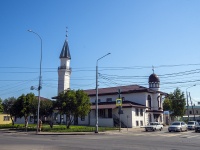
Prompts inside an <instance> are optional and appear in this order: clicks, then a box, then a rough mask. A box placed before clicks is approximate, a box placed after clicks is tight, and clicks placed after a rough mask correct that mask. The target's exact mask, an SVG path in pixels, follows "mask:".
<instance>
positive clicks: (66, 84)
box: [58, 34, 71, 94]
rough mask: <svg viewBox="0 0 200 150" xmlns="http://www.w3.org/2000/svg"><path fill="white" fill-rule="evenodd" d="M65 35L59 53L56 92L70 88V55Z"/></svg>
mask: <svg viewBox="0 0 200 150" xmlns="http://www.w3.org/2000/svg"><path fill="white" fill-rule="evenodd" d="M67 37H68V36H67V34H66V40H65V42H64V45H63V48H62V51H61V53H60V66H59V67H58V94H59V93H60V92H63V91H65V90H67V89H69V88H70V75H71V68H70V60H71V56H70V51H69V46H68V40H67Z"/></svg>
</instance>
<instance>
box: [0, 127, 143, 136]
mask: <svg viewBox="0 0 200 150" xmlns="http://www.w3.org/2000/svg"><path fill="white" fill-rule="evenodd" d="M142 131H144V128H128V129H127V128H121V130H120V131H119V130H110V131H105V132H99V133H94V132H38V135H96V134H126V133H131V132H132V133H134V132H142ZM0 132H3V133H10V134H37V133H36V131H27V132H26V131H18V130H9V129H1V130H0Z"/></svg>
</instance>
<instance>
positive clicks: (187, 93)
mask: <svg viewBox="0 0 200 150" xmlns="http://www.w3.org/2000/svg"><path fill="white" fill-rule="evenodd" d="M186 98H187V115H188V121H189V120H190V119H189V103H188V93H187V90H186Z"/></svg>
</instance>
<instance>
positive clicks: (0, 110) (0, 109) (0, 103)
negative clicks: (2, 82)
mask: <svg viewBox="0 0 200 150" xmlns="http://www.w3.org/2000/svg"><path fill="white" fill-rule="evenodd" d="M2 112H3V105H2V99H1V98H0V113H2Z"/></svg>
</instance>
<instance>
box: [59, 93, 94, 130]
mask: <svg viewBox="0 0 200 150" xmlns="http://www.w3.org/2000/svg"><path fill="white" fill-rule="evenodd" d="M56 106H57V107H58V109H59V111H60V113H61V114H66V120H67V118H68V120H69V121H68V122H66V126H67V128H69V127H70V125H71V124H72V122H73V121H74V118H75V117H82V116H86V115H87V114H88V113H89V111H90V106H91V103H90V100H89V97H88V95H87V94H86V93H85V92H84V91H82V90H77V91H75V90H68V91H66V92H62V93H60V94H59V96H58V99H57V101H56Z"/></svg>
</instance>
